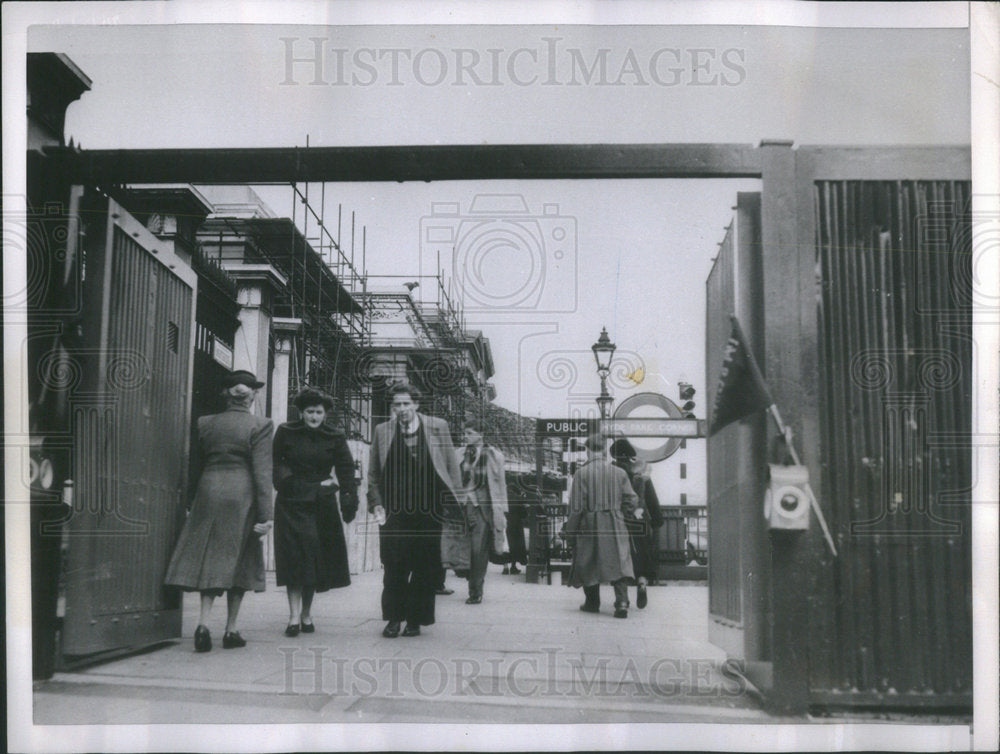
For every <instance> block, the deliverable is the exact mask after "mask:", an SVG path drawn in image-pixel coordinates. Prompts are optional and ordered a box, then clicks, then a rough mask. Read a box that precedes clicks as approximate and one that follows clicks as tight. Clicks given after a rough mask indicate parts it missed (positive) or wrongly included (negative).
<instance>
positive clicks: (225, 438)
mask: <svg viewBox="0 0 1000 754" xmlns="http://www.w3.org/2000/svg"><path fill="white" fill-rule="evenodd" d="M223 384H224V385H225V386H226V387H225V390H224V391H223V395H224V396H225V398H226V402H227V404H228V408H227V409H226V410H225V411H223V412H222V413H221V414H212V415H211V416H202V417H200V418H199V419H198V434H197V438H196V440H195V443H194V446H193V448H192V459H191V460H192V464H193V471H192V481H194V482H196V484H197V489H196V492H195V495H194V501H193V502H192V504H191V509H190V514H189V515H188V518H187V521H186V522H185V524H184V529H183V530H182V531H181V535H180V538H179V539H178V540H177V546H176V548H175V549H174V554H173V557H172V558H171V559H170V565H169V566H168V567H167V575H166V578H165V579H164V581H165V583H166V584H168V585H172V586H179V587H181V588H183V589H185V590H187V591H194V590H197V591H200V592H201V615H200V617H199V619H198V628H197V629H196V630H195V632H194V647H195V651H197V652H207V651H209V650H210V649H211V648H212V635H211V633H210V632H209V630H208V627H207V624H208V618H209V615H210V613H211V611H212V603H213V602H214V601H215V598H216V597H218V596H219V595H221V594H222V592H224V591H225V592H227V595H226V596H227V607H228V616H227V618H226V631H225V634H224V635H223V637H222V647H223V648H224V649H233V648H236V647H243V646H246V641H245V640H244V639H243V637H242V636H240V633H239V631H237V630H236V618H237V616H238V615H239V612H240V604H241V603H242V600H243V593H244V592H245V591H246V590H248V589H252V590H253V591H255V592H263V591H264V557H263V552H262V549H261V542H260V538H261V537H262V536H264V535H265V534H267V532H268V531H270V529H271V494H272V493H271V484H270V478H271V429H272V427H273V425H272V423H271V420H270V419H267V418H264V417H260V416H256V415H254V414H253V413H252V412H251V406H252V405H253V401H254V396H256V394H257V389H258V388H260V387H263V386H264V383H263V382H258V381H257V378H256V377H254V376H253V374H251V373H250V372H245V371H237V372H233V373H232V374H230V375H227V376H226V378H225V379H224V381H223Z"/></svg>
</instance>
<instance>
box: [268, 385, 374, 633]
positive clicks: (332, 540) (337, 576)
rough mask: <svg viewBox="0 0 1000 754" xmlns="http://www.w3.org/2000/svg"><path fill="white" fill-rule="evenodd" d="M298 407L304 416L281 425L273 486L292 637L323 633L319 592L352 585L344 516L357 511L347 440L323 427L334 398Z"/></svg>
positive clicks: (308, 394) (319, 397)
mask: <svg viewBox="0 0 1000 754" xmlns="http://www.w3.org/2000/svg"><path fill="white" fill-rule="evenodd" d="M295 407H296V408H297V409H298V410H299V416H300V419H299V420H298V421H295V422H289V423H287V424H282V425H281V426H280V427H278V431H277V432H276V433H275V435H274V487H275V489H277V491H278V497H277V500H276V501H275V510H274V562H275V571H276V573H275V575H276V577H277V583H278V586H285V587H286V588H287V591H288V626H287V627H286V628H285V635H286V636H298V634H299V631H300V630H301V631H302V632H303V633H312V632H313V631H315V630H316V628H315V625H314V624H313V621H312V601H313V595H314V594H315V593H316V592H325V591H327V590H329V589H337V588H339V587H344V586H347V585H349V584H350V583H351V576H350V570H349V568H348V564H347V540H346V539H345V537H344V528H343V526H342V525H341V523H340V519H341V516H343V519H344V521H345V522H347V523H350V522H351V521H353V520H354V516H355V514H356V513H357V510H358V497H357V490H356V485H355V481H354V459H353V458H352V457H351V451H350V448H348V446H347V437H346V436H345V435H344V433H343V432H342V431H340V430H339V429H335V428H333V427H330V426H329V425H326V424H324V422H325V420H326V418H327V415H328V414H329V413H330V411H332V410H333V399H332V398H330V396H328V395H326V394H325V393H322V392H320V391H318V390H314V389H312V388H306V389H304V390H302V391H301V392H300V393H299V394H298V395H297V396H296V397H295ZM334 473H335V474H336V481H334V478H333V474H334ZM338 487H339V490H340V508H339V510H338V507H337V490H338Z"/></svg>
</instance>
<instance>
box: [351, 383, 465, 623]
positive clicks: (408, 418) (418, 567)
mask: <svg viewBox="0 0 1000 754" xmlns="http://www.w3.org/2000/svg"><path fill="white" fill-rule="evenodd" d="M389 396H390V400H391V406H390V409H391V411H392V415H393V418H392V419H390V420H389V421H387V422H383V423H381V424H379V425H378V426H376V427H375V432H374V436H373V439H372V447H371V454H370V459H371V460H370V463H369V468H368V503H369V509H370V510H371V515H373V516H375V517H376V518H377V519H380V520H382V521H384V523H383V524H382V526H381V528H380V529H379V546H380V550H381V553H380V556H381V559H382V565H383V568H384V574H383V578H382V619H383V620H385V621H387V623H386V626H385V628H384V629H383V630H382V635H383V636H385V637H387V638H395V637H397V636H399V633H400V623H401V622H402V621H404V620H405V621H406V628H405V629H404V630H403V636H419V635H420V627H421V626H429V625H432V624H433V623H434V599H435V590H436V587H437V581H438V579H439V576H440V571H441V525H442V522H443V520H444V518H445V516H450V517H452V518H454V517H457V516H458V515H460V512H461V511H460V508H459V505H458V502H459V501H460V500H461V499H462V498H461V495H460V492H459V489H460V487H459V476H458V461H457V460H456V457H455V446H454V445H453V444H452V440H451V430H450V429H449V428H448V422H446V421H444V420H443V419H439V418H437V417H434V416H427V415H425V414H421V413H419V412H418V408H419V405H420V404H419V401H420V393H419V391H418V390H417V389H416V388H415V387H413V386H412V385H409V384H406V383H400V384H396V385H393V386H392V387H391V388H390V389H389Z"/></svg>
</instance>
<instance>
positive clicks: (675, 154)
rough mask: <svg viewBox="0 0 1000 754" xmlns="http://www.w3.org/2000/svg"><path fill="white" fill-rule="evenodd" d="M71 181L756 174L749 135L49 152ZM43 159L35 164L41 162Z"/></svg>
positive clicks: (61, 149)
mask: <svg viewBox="0 0 1000 754" xmlns="http://www.w3.org/2000/svg"><path fill="white" fill-rule="evenodd" d="M45 154H46V157H47V158H48V159H46V160H44V162H45V163H47V164H46V165H45V168H51V169H53V170H55V171H57V172H58V174H59V175H60V176H61V177H63V178H64V179H65V178H68V179H70V180H71V181H73V182H75V183H84V184H92V185H93V184H98V185H107V184H114V183H135V182H143V183H178V182H180V183H216V184H218V183H288V182H292V181H315V182H320V181H331V182H336V181H447V180H479V179H490V178H493V179H503V178H536V179H545V178H757V177H760V174H761V158H760V151H759V150H758V149H757V148H756V147H754V146H752V145H750V144H488V145H477V144H469V145H457V146H456V145H449V146H438V145H427V146H398V147H382V146H380V147H273V148H261V149H106V150H74V149H70V148H66V147H58V148H50V149H47V150H46V151H45ZM39 167H41V166H39Z"/></svg>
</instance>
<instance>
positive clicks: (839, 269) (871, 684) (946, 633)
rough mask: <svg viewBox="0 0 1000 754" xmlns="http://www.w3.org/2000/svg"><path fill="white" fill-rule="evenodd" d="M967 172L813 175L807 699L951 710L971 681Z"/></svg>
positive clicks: (967, 691) (966, 698)
mask: <svg viewBox="0 0 1000 754" xmlns="http://www.w3.org/2000/svg"><path fill="white" fill-rule="evenodd" d="M969 189H970V187H969V183H968V182H966V181H929V180H928V181H817V182H816V184H815V201H816V207H817V213H816V217H817V238H816V259H817V263H818V265H819V284H820V293H821V298H820V301H819V355H820V359H819V374H820V375H821V381H820V388H821V391H820V401H819V407H820V426H821V428H822V435H821V440H822V450H823V457H824V460H825V469H826V473H825V475H824V482H825V484H824V488H823V493H822V494H823V496H824V499H825V500H826V501H828V503H829V508H828V509H829V511H830V514H831V518H832V520H831V528H832V529H833V531H834V532H835V535H836V536H837V539H838V547H839V548H840V550H841V552H840V556H839V557H838V558H836V559H835V560H831V561H829V562H828V563H826V564H824V567H822V568H820V569H818V578H817V580H816V585H815V593H814V595H813V609H812V610H811V611H810V612H811V616H810V618H811V623H812V627H813V630H812V631H810V643H809V670H810V677H809V687H810V696H811V698H813V699H814V700H816V701H819V702H824V703H837V702H838V701H841V700H845V699H850V700H851V702H852V703H873V704H880V705H884V704H892V703H895V704H906V705H933V706H938V707H942V706H956V707H957V706H964V705H966V704H968V702H969V699H970V698H971V688H972V594H971V585H972V573H971V559H970V553H971V531H970V521H971V517H970V497H971V493H970V490H971V486H972V478H971V477H972V458H971V453H972V451H971V444H970V441H969V439H968V438H969V436H970V432H971V427H972V417H971V409H972V395H971V391H972V376H971V369H970V367H971V365H972V263H971V237H970V233H969V230H970V228H971V221H970V217H969V210H970V197H969Z"/></svg>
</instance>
